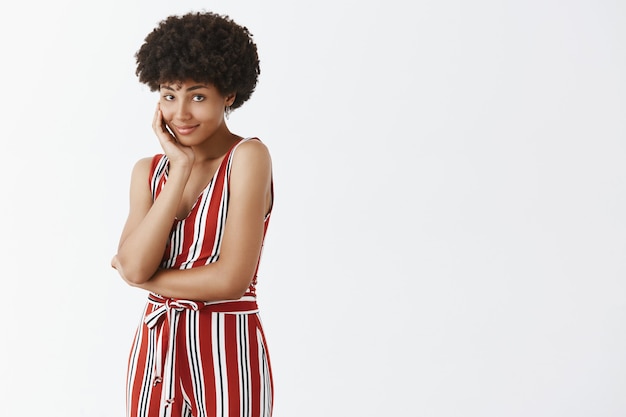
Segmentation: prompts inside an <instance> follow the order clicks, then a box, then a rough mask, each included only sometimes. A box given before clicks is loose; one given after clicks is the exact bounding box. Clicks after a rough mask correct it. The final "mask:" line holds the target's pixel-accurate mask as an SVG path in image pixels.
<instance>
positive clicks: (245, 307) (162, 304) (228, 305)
mask: <svg viewBox="0 0 626 417" xmlns="http://www.w3.org/2000/svg"><path fill="white" fill-rule="evenodd" d="M148 302H149V303H151V304H153V305H156V306H157V308H156V309H155V310H154V311H153V312H152V313H150V314H148V315H147V316H146V318H145V323H146V324H147V325H148V327H154V325H156V324H157V322H158V321H159V319H160V318H161V317H163V314H164V313H166V312H167V311H168V310H170V311H171V310H176V311H179V312H180V311H183V310H184V309H189V310H195V311H200V310H201V311H203V312H207V313H208V312H212V313H231V314H254V313H257V312H258V311H259V306H258V304H257V302H256V297H255V296H253V295H245V296H243V297H241V298H240V299H238V300H229V301H210V302H209V301H192V300H182V299H178V298H168V297H163V296H160V295H158V294H155V293H150V294H149V295H148Z"/></svg>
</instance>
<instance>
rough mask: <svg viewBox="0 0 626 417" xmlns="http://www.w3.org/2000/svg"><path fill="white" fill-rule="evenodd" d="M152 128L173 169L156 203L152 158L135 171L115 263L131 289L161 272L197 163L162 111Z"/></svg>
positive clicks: (137, 164)
mask: <svg viewBox="0 0 626 417" xmlns="http://www.w3.org/2000/svg"><path fill="white" fill-rule="evenodd" d="M152 125H153V129H154V131H155V133H156V134H157V136H158V138H159V141H160V143H161V146H162V147H163V150H164V151H165V153H166V154H167V155H168V158H169V161H170V167H169V172H168V178H167V182H166V183H165V185H164V186H163V189H162V190H161V192H160V193H159V197H158V198H157V199H156V200H155V201H154V203H153V202H152V192H151V190H150V188H149V181H148V177H149V175H150V168H151V161H152V160H151V158H145V159H142V160H140V161H138V162H137V163H136V164H135V167H134V168H133V173H132V177H131V186H130V211H129V214H128V218H127V220H126V224H125V225H124V229H123V231H122V236H121V237H120V243H119V246H118V250H117V255H115V256H114V257H113V260H112V261H111V266H113V268H115V269H117V271H118V272H119V274H120V275H121V276H122V278H124V280H126V282H128V283H129V284H131V285H136V284H141V283H143V282H146V281H147V280H148V279H150V278H151V277H152V276H153V275H154V273H155V272H156V271H157V269H158V267H159V264H160V262H161V258H162V257H163V251H164V250H165V245H166V244H167V240H168V238H169V234H170V231H171V228H172V224H173V222H174V219H175V217H176V210H177V209H178V205H179V204H180V201H181V198H182V195H183V191H184V189H185V184H186V183H187V180H188V179H189V174H190V173H191V167H192V166H193V160H194V155H193V151H192V150H191V148H186V147H184V146H180V145H178V144H177V143H176V142H175V139H174V138H173V137H172V136H171V135H170V134H169V132H167V129H166V128H165V125H164V122H163V118H162V116H161V111H160V110H159V108H158V107H157V110H156V112H155V116H154V120H153V123H152Z"/></svg>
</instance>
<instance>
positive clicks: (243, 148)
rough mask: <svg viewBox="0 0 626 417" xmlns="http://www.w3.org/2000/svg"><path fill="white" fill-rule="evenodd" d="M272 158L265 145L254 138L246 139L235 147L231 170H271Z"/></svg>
mask: <svg viewBox="0 0 626 417" xmlns="http://www.w3.org/2000/svg"><path fill="white" fill-rule="evenodd" d="M271 165H272V159H271V156H270V152H269V149H268V148H267V146H266V145H265V144H264V143H263V142H261V141H259V140H256V139H251V140H247V141H245V142H243V143H241V144H239V146H237V149H235V152H234V155H233V170H234V171H240V170H247V171H257V172H258V171H259V170H261V171H267V170H271Z"/></svg>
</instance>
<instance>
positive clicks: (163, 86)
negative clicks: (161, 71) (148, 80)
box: [160, 84, 209, 91]
mask: <svg viewBox="0 0 626 417" xmlns="http://www.w3.org/2000/svg"><path fill="white" fill-rule="evenodd" d="M160 87H161V88H163V89H165V90H170V91H178V90H180V88H177V89H175V88H173V87H172V86H170V85H161V86H160ZM201 88H207V89H208V88H209V87H208V86H206V85H202V84H198V85H192V86H191V87H189V88H187V90H186V91H193V90H199V89H201Z"/></svg>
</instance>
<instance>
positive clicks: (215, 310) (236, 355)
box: [127, 139, 273, 417]
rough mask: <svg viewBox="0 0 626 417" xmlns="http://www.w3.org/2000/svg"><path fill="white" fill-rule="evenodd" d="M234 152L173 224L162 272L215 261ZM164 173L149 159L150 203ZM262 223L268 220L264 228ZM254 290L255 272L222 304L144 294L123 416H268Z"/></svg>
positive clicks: (158, 159)
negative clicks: (245, 287)
mask: <svg viewBox="0 0 626 417" xmlns="http://www.w3.org/2000/svg"><path fill="white" fill-rule="evenodd" d="M245 140H247V139H244V141H245ZM242 142H243V141H240V142H239V143H242ZM236 147H237V144H236V145H235V146H233V148H232V149H231V150H230V152H229V153H228V155H227V156H226V157H225V158H224V160H223V161H222V163H221V165H220V167H219V168H218V170H217V172H216V173H215V175H214V176H213V178H212V179H211V181H210V183H209V184H208V185H207V187H206V188H205V190H204V191H203V192H202V194H201V195H200V196H199V197H198V200H197V201H196V203H195V204H194V206H193V208H192V210H191V211H190V213H189V215H188V216H187V217H186V218H185V219H177V220H176V221H175V223H174V225H173V227H172V232H171V234H170V239H169V242H168V244H167V247H166V249H165V252H164V255H163V259H162V262H161V267H162V268H179V269H188V268H193V267H194V266H200V265H206V264H209V263H211V262H215V261H216V260H217V259H218V257H219V251H220V247H221V241H222V237H223V233H224V224H225V222H226V215H227V210H228V191H229V190H228V179H229V175H230V167H231V165H232V159H233V155H234V151H235V149H236ZM167 172H168V161H167V157H166V156H165V155H156V156H155V157H154V159H153V164H152V172H151V176H150V188H151V190H152V196H153V198H154V199H156V198H157V197H158V195H159V193H160V191H161V189H162V187H163V185H164V184H165V182H166V181H167ZM268 223H269V214H268V216H267V217H266V219H265V230H267V225H268ZM257 269H258V264H257ZM255 285H256V273H255V277H254V278H253V279H252V282H251V284H250V287H249V288H248V291H247V292H246V294H245V295H244V296H243V297H242V298H241V299H240V300H236V301H226V302H213V303H201V302H195V301H189V300H174V299H168V298H164V297H161V296H159V295H157V294H150V295H149V297H148V302H147V304H146V307H145V309H144V312H143V319H142V323H141V324H140V325H139V327H138V329H137V332H136V335H135V339H134V342H133V346H132V349H131V352H130V358H129V366H128V377H127V378H128V380H127V416H128V417H157V416H159V417H182V416H192V415H193V416H198V417H199V416H205V417H218V416H219V417H230V416H240V417H261V416H262V417H268V416H271V414H272V401H273V380H272V373H271V366H270V360H269V354H268V352H267V345H266V341H265V335H264V333H263V327H262V325H261V320H260V317H259V313H258V307H257V304H256V295H255Z"/></svg>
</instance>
